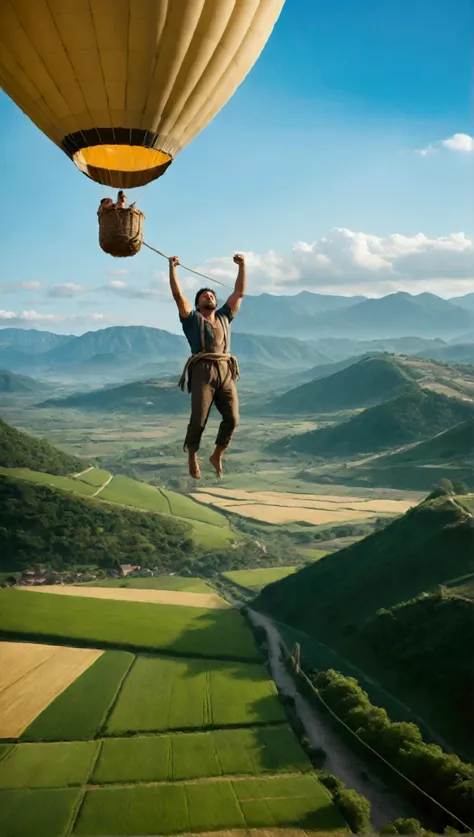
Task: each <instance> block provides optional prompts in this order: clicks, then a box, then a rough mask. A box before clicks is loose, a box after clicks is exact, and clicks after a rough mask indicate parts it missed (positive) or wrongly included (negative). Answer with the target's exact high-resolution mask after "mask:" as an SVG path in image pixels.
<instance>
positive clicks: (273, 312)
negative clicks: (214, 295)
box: [234, 291, 474, 340]
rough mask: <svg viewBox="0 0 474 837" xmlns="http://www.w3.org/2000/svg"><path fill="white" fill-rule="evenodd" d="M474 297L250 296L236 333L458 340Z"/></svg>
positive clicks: (469, 323) (473, 315)
mask: <svg viewBox="0 0 474 837" xmlns="http://www.w3.org/2000/svg"><path fill="white" fill-rule="evenodd" d="M470 297H471V295H470V294H469V295H467V296H466V297H462V298H461V299H460V300H459V299H455V300H446V299H441V298H440V297H438V296H436V295H435V294H430V293H422V294H418V295H412V294H408V293H405V292H398V293H394V294H389V295H388V296H385V297H382V298H380V299H366V298H364V297H333V296H327V297H326V296H325V295H324V294H311V293H308V292H306V291H305V292H302V293H300V294H296V296H272V295H270V294H262V295H261V296H248V297H246V298H245V300H244V303H243V305H242V309H241V313H240V314H239V317H238V318H237V319H236V321H235V324H234V331H236V332H251V333H257V334H281V335H285V336H295V335H298V336H299V337H304V338H312V339H316V338H322V337H329V336H332V337H335V336H338V337H349V338H351V339H356V340H367V339H372V340H374V339H383V338H387V337H392V338H393V337H404V336H406V335H415V336H419V337H425V338H430V337H431V338H434V337H443V338H455V337H456V336H458V335H461V334H463V332H468V331H469V330H470V329H472V328H473V326H474V307H473V306H472V304H471V298H470Z"/></svg>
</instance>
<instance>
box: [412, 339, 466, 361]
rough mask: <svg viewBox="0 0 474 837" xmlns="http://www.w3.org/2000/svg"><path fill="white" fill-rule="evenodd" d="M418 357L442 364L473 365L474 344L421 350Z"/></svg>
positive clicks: (458, 344)
mask: <svg viewBox="0 0 474 837" xmlns="http://www.w3.org/2000/svg"><path fill="white" fill-rule="evenodd" d="M417 355H420V357H426V358H432V359H433V360H439V361H441V362H443V363H468V364H473V363H474V343H454V344H453V345H452V346H443V347H442V348H438V349H421V350H420V351H419V352H417Z"/></svg>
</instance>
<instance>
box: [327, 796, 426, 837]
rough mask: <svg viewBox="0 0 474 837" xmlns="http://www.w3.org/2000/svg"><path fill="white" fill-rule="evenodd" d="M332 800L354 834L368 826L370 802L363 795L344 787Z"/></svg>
mask: <svg viewBox="0 0 474 837" xmlns="http://www.w3.org/2000/svg"><path fill="white" fill-rule="evenodd" d="M334 802H335V804H336V805H337V807H338V808H339V810H340V812H341V814H342V816H343V817H344V819H345V820H346V822H347V823H348V825H349V826H350V828H351V829H352V831H353V832H354V834H362V833H363V832H364V831H367V829H368V828H369V827H370V802H369V800H368V799H366V798H365V796H361V795H360V793H357V791H355V790H349V789H348V788H344V789H343V790H341V791H340V792H339V793H338V794H336V796H335V797H334ZM405 833H407V832H405ZM410 833H412V832H410Z"/></svg>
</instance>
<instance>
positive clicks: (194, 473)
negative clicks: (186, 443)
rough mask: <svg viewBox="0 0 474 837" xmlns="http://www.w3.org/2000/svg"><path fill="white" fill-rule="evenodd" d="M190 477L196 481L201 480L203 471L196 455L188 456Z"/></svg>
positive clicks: (190, 454)
mask: <svg viewBox="0 0 474 837" xmlns="http://www.w3.org/2000/svg"><path fill="white" fill-rule="evenodd" d="M188 466H189V476H190V477H192V478H193V479H195V480H198V479H200V477H201V470H200V468H199V461H198V458H197V454H196V453H189V454H188Z"/></svg>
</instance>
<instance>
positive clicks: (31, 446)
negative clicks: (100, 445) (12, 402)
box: [0, 419, 85, 475]
mask: <svg viewBox="0 0 474 837" xmlns="http://www.w3.org/2000/svg"><path fill="white" fill-rule="evenodd" d="M0 466H2V467H4V468H30V469H31V470H32V471H44V472H47V473H49V474H56V475H60V474H70V473H73V472H77V471H82V470H83V469H84V467H85V465H84V462H83V460H81V459H79V458H78V457H77V456H70V455H69V454H67V453H63V451H60V450H58V449H57V448H55V447H53V446H52V445H50V444H49V442H46V441H45V439H35V438H34V437H33V436H30V435H29V434H28V433H23V432H22V431H21V430H17V429H16V428H15V427H11V425H9V424H7V423H6V422H5V421H2V419H0Z"/></svg>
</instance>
